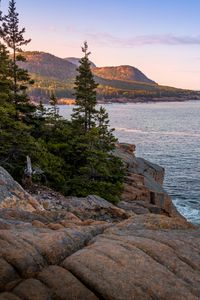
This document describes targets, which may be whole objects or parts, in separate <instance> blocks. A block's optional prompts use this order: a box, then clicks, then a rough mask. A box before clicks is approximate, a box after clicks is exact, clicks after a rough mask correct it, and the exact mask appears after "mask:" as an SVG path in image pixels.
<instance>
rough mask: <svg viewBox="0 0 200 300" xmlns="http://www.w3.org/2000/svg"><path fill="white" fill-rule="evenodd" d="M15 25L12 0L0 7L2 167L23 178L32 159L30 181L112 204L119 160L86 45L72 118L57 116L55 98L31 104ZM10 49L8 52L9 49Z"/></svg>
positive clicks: (119, 177) (116, 192) (21, 40)
mask: <svg viewBox="0 0 200 300" xmlns="http://www.w3.org/2000/svg"><path fill="white" fill-rule="evenodd" d="M24 33H25V29H24V28H23V29H21V30H20V29H19V18H18V13H17V11H16V5H15V1H14V0H10V1H9V10H8V14H7V15H5V16H3V15H2V13H1V11H0V116H1V117H0V165H1V166H3V167H4V168H6V169H7V170H8V171H9V172H10V173H11V174H12V175H13V176H14V178H15V179H16V180H17V181H19V182H23V174H24V168H25V166H26V157H27V156H29V157H30V158H31V162H32V167H33V170H34V174H35V175H34V176H33V181H37V182H39V183H41V184H45V185H48V186H50V187H52V188H53V189H55V190H58V191H60V192H62V193H63V194H65V195H74V196H87V195H89V194H96V195H99V196H102V197H103V198H105V199H107V200H109V201H111V202H116V201H118V199H119V196H120V193H121V191H122V181H123V172H122V163H121V161H120V160H119V159H117V158H116V157H115V156H114V155H113V151H114V149H115V143H116V139H115V137H114V135H113V129H110V127H109V118H108V114H107V112H106V110H105V108H103V107H100V108H98V106H97V100H96V88H97V84H96V83H95V80H94V77H93V75H92V72H91V69H90V62H89V58H88V57H89V55H90V52H89V51H88V45H87V43H86V42H85V43H84V46H83V48H82V51H83V54H84V55H83V58H82V59H81V60H80V66H79V68H78V75H77V77H76V81H75V95H76V106H75V108H74V111H73V115H72V120H71V121H70V120H65V119H63V118H61V117H60V115H59V110H58V105H57V98H56V95H55V94H54V93H52V94H51V96H50V107H49V108H47V107H45V106H44V105H43V104H42V102H40V104H39V105H34V104H32V103H31V102H30V100H29V98H28V96H27V94H26V89H27V86H28V84H29V83H30V78H29V74H28V73H27V71H25V70H23V69H20V68H19V67H18V65H17V63H18V61H19V60H24V59H23V56H22V54H23V53H22V52H21V47H22V46H25V45H27V44H28V43H29V41H30V40H25V39H24V37H23V35H24ZM8 49H9V50H11V51H12V53H11V54H10V52H9V51H8Z"/></svg>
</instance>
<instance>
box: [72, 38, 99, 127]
mask: <svg viewBox="0 0 200 300" xmlns="http://www.w3.org/2000/svg"><path fill="white" fill-rule="evenodd" d="M82 52H83V53H84V56H83V58H81V60H80V66H79V68H78V75H77V76H76V80H75V96H76V104H77V106H76V108H75V109H74V114H73V115H72V119H73V120H74V121H78V122H79V124H82V125H83V128H84V131H85V132H87V131H89V130H90V129H91V128H92V126H93V125H94V123H95V122H94V121H95V120H94V118H95V114H96V104H97V100H96V88H97V86H98V84H96V82H95V80H94V76H93V74H92V71H91V69H90V66H91V64H90V61H89V58H88V57H89V55H90V52H88V45H87V42H85V43H84V46H83V47H82Z"/></svg>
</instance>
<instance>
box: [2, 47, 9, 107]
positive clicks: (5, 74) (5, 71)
mask: <svg viewBox="0 0 200 300" xmlns="http://www.w3.org/2000/svg"><path fill="white" fill-rule="evenodd" d="M10 65H11V61H10V59H9V52H8V51H7V49H6V47H5V45H3V44H2V43H1V42H0V103H2V101H5V100H9V95H10V88H11V81H10V80H9V76H10Z"/></svg>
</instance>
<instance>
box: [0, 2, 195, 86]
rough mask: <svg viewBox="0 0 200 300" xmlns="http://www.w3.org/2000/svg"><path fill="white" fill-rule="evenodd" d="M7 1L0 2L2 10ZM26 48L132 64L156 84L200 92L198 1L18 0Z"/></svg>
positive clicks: (101, 63) (101, 62)
mask: <svg viewBox="0 0 200 300" xmlns="http://www.w3.org/2000/svg"><path fill="white" fill-rule="evenodd" d="M8 2H9V1H8V0H2V10H3V12H6V9H7V6H8ZM16 2H17V10H18V12H19V13H20V21H21V25H23V26H25V27H26V31H27V33H26V36H27V37H31V38H32V42H31V43H30V45H29V46H28V47H27V48H26V49H27V50H39V51H45V52H50V53H52V54H55V55H57V56H59V57H68V56H76V57H80V56H81V48H80V47H81V45H82V43H83V41H84V40H87V41H88V44H89V47H90V50H91V52H92V55H91V60H93V61H94V62H95V63H96V65H97V66H117V65H125V64H126V65H132V66H135V67H137V68H139V69H140V70H141V71H143V72H144V73H145V74H146V75H147V76H148V77H150V78H151V79H153V80H155V81H156V82H158V83H159V84H163V85H170V86H176V87H182V88H190V89H197V90H200V17H199V15H200V1H199V0H190V1H189V0H139V1H138V0H137V1H135V0H101V1H96V0H73V1H69V0H57V1H56V0H48V1H47V0H17V1H16Z"/></svg>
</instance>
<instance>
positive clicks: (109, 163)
mask: <svg viewBox="0 0 200 300" xmlns="http://www.w3.org/2000/svg"><path fill="white" fill-rule="evenodd" d="M82 51H83V53H84V56H83V58H82V59H81V60H80V66H79V68H78V75H77V77H76V81H75V91H76V92H75V96H76V107H75V109H74V113H73V115H72V128H73V131H72V137H71V139H70V144H71V149H72V150H71V155H70V156H69V159H70V161H68V164H69V165H70V164H71V168H70V170H71V178H70V180H69V181H68V184H67V186H68V193H69V194H73V195H77V196H87V195H88V194H91V193H92V194H97V195H100V196H102V197H104V198H105V199H107V200H109V201H112V202H116V201H117V200H118V199H119V198H118V197H119V195H120V193H121V190H122V178H123V174H122V164H121V161H120V160H119V159H116V158H115V157H114V156H113V154H112V150H113V149H114V147H115V142H116V139H115V137H114V135H113V130H112V129H110V128H109V119H108V114H107V112H106V110H105V109H104V108H103V107H101V108H100V110H98V109H97V107H96V105H97V99H96V98H97V95H96V88H97V86H98V85H97V84H96V82H95V80H94V77H93V74H92V72H91V68H90V62H89V58H88V57H89V55H90V52H88V45H87V43H86V42H85V43H84V47H83V48H82ZM72 162H73V163H72Z"/></svg>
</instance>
